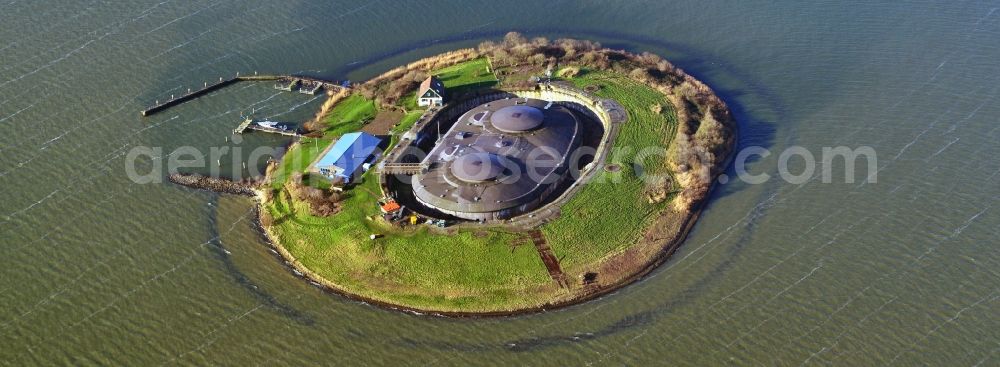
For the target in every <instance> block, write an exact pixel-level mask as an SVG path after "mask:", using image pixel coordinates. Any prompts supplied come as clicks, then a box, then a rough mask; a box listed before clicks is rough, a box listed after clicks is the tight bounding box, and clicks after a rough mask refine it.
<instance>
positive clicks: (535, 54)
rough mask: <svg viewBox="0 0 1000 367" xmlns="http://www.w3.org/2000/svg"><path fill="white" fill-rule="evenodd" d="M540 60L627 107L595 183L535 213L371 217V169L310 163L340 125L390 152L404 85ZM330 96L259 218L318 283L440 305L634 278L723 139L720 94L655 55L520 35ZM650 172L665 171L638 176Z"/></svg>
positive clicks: (557, 295)
mask: <svg viewBox="0 0 1000 367" xmlns="http://www.w3.org/2000/svg"><path fill="white" fill-rule="evenodd" d="M547 71H548V74H549V75H550V77H551V81H552V82H558V83H564V84H565V85H567V86H572V87H575V88H578V89H580V90H584V91H586V92H588V93H589V94H591V95H593V96H596V97H598V98H602V99H610V100H614V101H616V102H618V103H619V104H620V105H621V106H622V107H624V109H625V110H626V111H627V114H628V120H627V122H624V123H622V124H621V125H620V127H619V128H618V129H619V130H618V134H617V137H615V139H614V140H613V142H612V145H611V147H612V149H611V151H612V152H613V153H612V154H611V155H609V157H608V160H607V162H606V164H605V165H603V166H602V167H598V168H595V169H597V170H598V171H595V172H596V174H595V175H594V176H593V177H591V179H590V180H591V181H592V182H591V183H588V184H586V185H583V186H582V187H581V188H580V189H579V190H578V191H577V192H575V193H574V194H573V195H572V196H571V197H569V198H568V199H567V200H566V202H565V203H564V204H562V207H561V209H560V212H561V215H559V216H557V217H554V218H552V219H551V220H550V221H548V222H546V223H544V224H541V225H539V226H536V227H533V228H517V227H512V226H507V225H502V224H495V225H494V224H490V223H487V224H473V223H459V224H456V225H453V226H448V227H445V228H438V227H436V226H430V225H423V224H417V225H406V226H400V225H396V224H392V223H390V222H388V221H386V220H384V219H383V218H382V215H381V214H382V213H381V212H380V207H379V200H380V199H382V198H383V197H384V196H385V193H384V192H383V188H382V186H381V185H380V182H379V178H378V176H377V173H376V171H375V169H372V170H369V171H368V172H366V173H365V174H364V175H363V176H362V177H361V179H360V180H359V182H353V183H352V184H351V185H348V186H346V187H343V189H342V191H339V189H340V188H339V187H337V188H336V189H337V190H335V189H334V188H331V183H330V182H329V180H326V179H325V178H324V177H316V176H318V175H314V174H309V173H307V170H306V169H307V167H308V166H309V165H310V163H311V162H313V161H314V160H315V159H316V158H317V157H318V156H319V154H320V153H321V152H322V151H323V150H324V149H325V148H326V147H327V146H329V145H330V144H331V143H332V142H333V141H335V140H336V139H337V138H338V137H339V136H341V135H342V134H344V133H348V132H351V131H356V130H362V129H370V128H374V129H382V130H384V131H377V132H376V133H378V134H381V135H388V136H389V137H390V139H389V147H388V148H386V149H387V150H388V149H391V147H392V146H393V145H395V144H397V143H398V142H399V139H400V136H401V135H402V134H403V133H405V132H406V131H407V130H409V129H410V127H411V126H413V125H414V123H415V122H416V121H417V120H418V119H420V118H421V116H422V115H423V114H424V113H425V110H423V109H421V108H420V107H417V104H416V101H415V97H416V96H415V90H416V88H417V85H418V84H419V82H420V80H422V79H424V78H426V77H427V76H429V75H436V76H437V77H438V78H439V79H440V80H441V81H443V82H444V84H445V86H446V87H447V88H448V91H449V93H453V94H452V96H451V97H450V98H453V99H454V98H461V96H462V95H467V94H472V93H476V92H477V91H479V90H483V89H495V90H507V89H519V88H520V89H525V88H532V87H533V86H534V85H535V84H536V83H537V80H538V77H539V76H544V75H546V72H547ZM330 98H331V99H335V100H334V101H333V103H332V104H331V105H330V106H329V108H328V109H325V112H324V113H322V114H321V115H320V116H319V117H318V119H317V120H316V121H312V122H311V123H310V124H309V125H308V126H309V127H310V129H312V130H313V132H312V133H311V134H310V137H307V138H302V139H301V140H300V141H298V142H297V143H295V144H294V145H293V146H292V147H291V148H290V150H289V151H288V153H287V154H286V155H285V157H284V158H283V159H282V161H281V162H280V164H279V165H278V166H277V167H274V168H272V169H270V170H269V174H268V177H267V180H268V183H269V184H268V185H266V186H265V188H264V189H262V190H261V194H260V196H261V205H262V210H261V214H260V216H261V218H260V219H261V224H262V226H263V227H264V228H265V230H266V232H267V234H268V235H269V237H270V239H271V240H272V243H273V244H274V245H275V247H276V248H277V249H278V250H279V251H280V252H281V253H282V255H283V256H284V257H286V258H287V259H288V260H289V262H290V263H291V264H292V265H293V266H294V267H295V268H296V269H297V270H298V271H300V272H302V273H304V274H305V276H306V277H308V278H310V279H311V280H313V281H316V282H318V283H320V284H322V285H324V286H326V287H328V288H330V289H332V290H335V291H337V292H340V293H343V294H347V295H350V296H353V297H356V298H359V299H364V300H367V301H372V302H374V303H379V304H383V305H389V306H395V307H399V308H404V309H411V310H419V311H428V312H437V313H443V314H511V313H516V312H519V311H531V310H538V309H546V308H551V307H557V306H560V305H567V304H572V303H576V302H580V301H583V300H586V299H589V298H592V297H595V296H597V295H600V294H603V293H606V292H608V291H611V290H613V289H615V288H617V287H620V286H622V285H625V284H627V283H629V282H631V281H634V280H635V279H638V278H639V277H641V276H642V275H644V274H646V273H647V272H648V271H650V270H651V269H653V268H655V267H656V266H657V265H658V264H659V263H660V262H662V261H663V260H664V259H665V258H666V257H667V256H669V254H670V253H672V252H673V250H674V249H676V247H677V246H678V245H679V244H680V242H681V241H682V240H683V237H684V236H685V234H686V233H687V230H688V229H689V228H690V226H691V224H692V223H693V222H694V219H695V218H696V217H697V214H698V211H699V210H700V206H701V202H702V201H703V200H704V198H705V197H707V194H708V192H709V188H710V187H711V183H712V180H713V179H714V177H715V176H716V175H717V174H718V173H719V172H720V171H721V169H722V168H724V164H725V162H726V160H727V158H728V156H729V154H730V150H731V149H732V144H733V141H734V134H733V122H732V119H731V117H730V115H729V112H728V110H727V109H726V107H725V104H724V103H723V102H722V101H721V100H719V99H718V98H717V97H716V96H715V95H714V94H713V93H712V91H711V90H710V89H709V88H708V87H706V86H705V85H704V84H702V83H700V82H698V81H697V80H694V79H693V78H691V77H690V76H688V75H687V74H685V73H684V72H683V71H681V70H679V69H677V68H675V67H674V66H673V65H671V64H670V63H669V62H666V61H664V60H663V59H661V58H659V57H657V56H655V55H650V54H641V55H636V54H631V53H628V52H624V51H617V50H608V49H604V48H602V47H601V46H600V45H599V44H596V43H593V42H588V41H578V40H565V39H561V40H556V41H549V40H545V39H541V38H537V39H532V40H529V39H526V38H524V37H522V36H520V35H519V34H516V33H511V34H508V35H507V36H506V37H505V38H504V40H503V41H502V42H490V41H487V42H484V43H483V44H482V45H480V46H479V47H478V48H476V49H465V50H458V51H453V52H449V53H446V54H442V55H439V56H435V57H431V58H427V59H423V60H420V61H417V62H414V63H411V64H409V65H406V66H402V67H400V68H396V69H393V70H390V71H389V72H386V73H385V74H383V75H381V76H379V77H376V78H374V79H372V80H371V81H368V82H366V83H364V84H362V85H358V86H355V87H354V88H352V89H351V90H349V91H348V92H346V95H337V96H331V97H330ZM385 116H392V119H393V120H395V121H394V123H393V124H391V126H380V127H378V126H373V125H379V122H378V121H380V120H384V119H385V118H384V117H385ZM646 147H664V148H667V150H666V151H667V152H668V154H666V155H645V156H640V154H638V152H639V151H642V150H643V148H646ZM637 169H638V170H641V171H642V172H636V170H637ZM649 174H655V175H656V176H657V177H661V179H659V180H654V181H653V182H650V180H643V179H642V178H641V175H649ZM334 186H336V184H334ZM317 198H318V199H317ZM317 201H318V202H319V203H317ZM317 205H319V206H320V207H321V208H322V209H317ZM372 234H377V235H378V238H376V239H375V240H372V239H371V238H370V235H372ZM539 238H543V239H544V240H543V241H544V243H545V244H546V245H547V246H548V247H549V248H550V251H551V253H552V254H554V255H555V258H556V259H557V260H558V264H559V267H560V268H561V271H562V276H561V279H556V278H555V277H554V276H553V275H552V274H551V273H550V271H548V270H547V266H546V264H545V263H543V259H542V257H541V256H540V252H541V251H540V250H539V247H538V246H536V243H537V242H538V241H539Z"/></svg>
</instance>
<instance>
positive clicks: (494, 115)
mask: <svg viewBox="0 0 1000 367" xmlns="http://www.w3.org/2000/svg"><path fill="white" fill-rule="evenodd" d="M579 146H580V122H579V121H578V118H577V116H576V115H575V114H574V113H573V112H572V111H570V110H569V109H568V108H566V107H563V106H561V105H555V104H553V103H551V102H547V101H542V100H538V99H527V98H512V99H503V100H499V101H494V102H490V103H485V104H482V105H479V106H477V107H475V108H473V109H471V110H469V111H468V112H466V113H464V114H463V115H461V116H460V117H459V118H458V120H457V121H455V122H454V123H453V125H452V127H451V129H450V130H449V131H448V132H447V133H445V134H443V135H442V136H441V137H440V138H439V140H438V142H437V144H436V145H435V146H434V148H433V150H431V151H430V153H429V154H428V155H427V157H426V158H424V161H423V165H424V166H426V167H427V169H426V170H425V171H424V172H421V173H418V174H417V175H415V176H414V177H413V180H412V186H413V191H414V194H415V196H416V199H417V200H418V201H420V202H421V203H422V204H424V205H426V206H428V207H431V208H434V209H437V210H439V211H441V212H443V213H445V214H449V215H453V216H455V217H458V218H464V219H471V220H483V221H485V220H494V219H506V218H510V217H512V216H515V215H518V214H523V213H526V212H528V211H531V210H532V209H535V208H537V207H538V206H539V204H541V203H542V201H543V200H544V199H545V198H546V197H547V196H548V195H550V194H552V192H553V191H554V190H555V189H556V188H557V187H559V184H560V183H561V182H562V181H563V180H564V179H565V178H566V177H567V176H568V173H569V172H570V170H569V165H570V164H571V163H572V162H571V161H570V156H571V155H572V153H573V152H575V151H576V148H578V147H579Z"/></svg>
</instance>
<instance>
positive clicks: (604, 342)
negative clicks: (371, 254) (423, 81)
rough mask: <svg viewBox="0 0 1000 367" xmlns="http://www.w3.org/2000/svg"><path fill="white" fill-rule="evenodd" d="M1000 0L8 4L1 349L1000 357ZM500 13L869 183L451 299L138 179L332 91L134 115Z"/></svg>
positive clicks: (263, 94) (769, 192)
mask: <svg viewBox="0 0 1000 367" xmlns="http://www.w3.org/2000/svg"><path fill="white" fill-rule="evenodd" d="M998 8H1000V4H998V3H996V2H987V1H967V2H953V1H938V2H921V3H907V4H903V3H899V4H893V3H887V4H880V5H873V4H870V3H869V2H860V1H857V2H855V1H818V2H812V3H804V2H796V1H784V2H778V3H773V4H761V3H759V2H757V3H750V2H731V1H701V2H691V3H687V4H682V3H679V2H671V3H666V4H664V3H661V2H628V3H620V4H607V3H605V2H597V1H587V2H582V3H576V2H561V1H555V2H545V3H537V2H526V3H521V4H517V3H506V2H493V1H489V2H487V1H462V2H457V1H456V2H451V3H445V2H426V1H419V2H389V1H381V2H380V1H375V2H345V1H338V2H327V1H311V2H306V1H262V0H248V1H234V0H218V1H216V0H192V1H177V0H165V1H159V0H154V1H143V0H138V1H128V2H125V1H117V2H112V1H94V0H81V1H25V0H3V1H0V187H2V190H3V191H2V192H3V198H2V200H0V240H2V241H0V279H2V280H0V305H3V306H2V307H0V361H2V362H0V363H2V364H4V365H12V366H21V365H40V364H44V365H51V364H70V363H71V364H103V365H107V364H111V365H161V364H224V365H246V364H250V363H253V364H267V365H318V364H329V365H340V364H355V363H361V362H370V363H386V364H388V363H398V364H405V365H467V364H470V363H474V364H498V363H502V364H518V365H525V364H527V365H545V364H548V365H557V364H558V365H579V364H585V363H593V364H629V365H645V364H670V365H677V364H688V365H715V364H728V363H731V364H768V365H771V364H777V365H802V364H806V365H822V364H828V363H832V364H837V365H873V364H878V365H915V364H932V365H983V366H986V365H1000V311H998V310H1000V273H998V270H997V269H1000V251H998V248H997V247H998V245H1000V240H998V237H1000V233H998V228H1000V207H998V199H1000V160H998V159H997V156H1000V143H998V142H1000V124H998V121H997V117H998V116H1000V103H998V99H997V96H998V93H1000V90H998V88H1000V63H998V60H1000V10H998ZM508 30H520V31H523V32H525V33H527V34H528V35H531V36H535V35H541V36H547V37H552V38H555V37H560V36H572V37H577V38H590V39H596V40H598V41H601V42H602V43H603V44H605V45H608V46H612V47H616V48H627V49H630V50H635V51H652V52H656V53H660V54H662V55H664V56H667V57H668V58H670V59H671V60H673V61H674V62H675V63H676V64H677V65H679V66H680V67H682V68H684V69H685V70H688V71H689V72H691V73H692V74H694V75H696V76H698V77H699V78H701V79H703V80H704V81H706V82H707V83H708V84H710V85H711V86H713V87H714V88H716V90H717V91H718V92H719V93H720V94H721V95H722V96H723V97H724V99H726V101H727V102H728V103H729V104H730V105H731V106H732V107H733V109H734V111H735V112H736V115H737V117H738V119H739V120H740V128H741V139H740V143H741V145H742V146H744V147H745V146H755V145H756V146H763V147H766V148H768V149H770V150H771V151H773V152H775V154H773V155H771V156H769V157H766V158H762V159H757V160H755V161H753V162H752V163H751V164H750V169H751V171H752V172H755V173H769V174H772V175H774V176H777V174H778V171H777V170H778V154H777V153H779V152H781V151H782V150H783V149H785V148H787V147H791V146H802V147H805V148H806V149H808V150H809V151H811V152H812V153H814V154H815V155H817V157H818V156H819V155H820V153H821V151H822V148H823V147H833V146H839V145H846V146H850V147H859V146H871V147H873V148H874V149H875V150H876V151H877V153H878V175H877V181H876V182H869V181H863V180H862V179H863V177H862V176H863V175H860V174H859V176H858V179H857V180H856V181H855V182H854V183H844V179H843V175H842V174H840V176H839V177H837V176H836V175H835V180H834V181H835V183H829V184H827V183H822V182H821V181H822V180H820V178H819V177H818V176H817V177H816V178H815V179H813V180H810V181H808V182H807V183H804V184H801V185H796V184H789V183H786V182H784V181H782V180H779V179H773V180H770V181H768V182H767V183H765V184H761V185H749V184H743V183H737V182H731V183H728V184H726V185H723V186H720V187H719V189H718V190H717V191H716V192H715V193H714V195H713V197H712V201H711V204H710V206H709V208H708V210H707V211H706V212H705V213H704V215H703V216H702V218H701V220H700V222H699V223H698V225H697V226H696V228H695V230H694V231H693V233H692V234H691V236H690V237H689V239H688V241H687V243H686V244H685V245H684V246H683V247H682V248H681V249H680V251H679V252H678V253H677V254H676V255H675V256H674V258H673V259H671V260H670V261H669V262H667V263H666V264H665V265H664V266H663V267H662V268H661V269H659V270H658V271H656V272H655V273H654V274H653V275H652V276H650V277H648V278H647V279H645V280H643V281H641V282H640V283H638V284H635V285H632V286H630V287H627V288H625V289H623V290H621V291H619V292H617V293H615V294H613V295H609V296H606V297H604V298H602V299H599V300H596V301H593V302H589V303H586V304H583V305H579V306H575V307H571V308H568V309H564V310H560V311H555V312H548V313H543V314H537V315H531V316H523V317H517V318H508V319H485V320H456V319H444V318H435V317H427V316H415V315H409V314H403V313H398V312H392V311H386V310H382V309H377V308H373V307H370V306H367V305H363V304H359V303H356V302H352V301H348V300H345V299H343V298H341V297H339V296H335V295H330V294H326V293H323V292H321V291H319V290H317V289H316V288H314V287H312V286H310V285H309V284H308V283H306V282H303V281H301V280H300V279H298V278H296V277H294V275H293V274H291V273H290V272H289V271H288V270H287V269H285V268H284V267H283V266H282V265H281V264H280V262H279V261H277V260H276V259H275V258H274V256H273V255H272V254H271V253H270V252H269V251H268V250H267V248H266V247H265V246H264V244H263V242H262V240H261V238H260V236H259V235H258V234H257V233H256V232H255V231H254V230H253V228H252V227H251V226H250V213H251V212H250V210H251V202H250V201H249V200H247V199H243V198H229V197H225V198H218V197H215V196H213V195H211V194H208V193H205V192H196V191H190V190H186V189H182V188H178V187H176V186H172V185H164V184H150V185H139V184H135V183H133V182H132V181H130V180H129V179H128V177H127V176H126V173H125V161H126V158H127V156H126V153H127V152H128V151H129V150H131V149H132V148H133V147H135V146H153V147H163V149H164V151H166V152H169V151H170V150H172V149H173V148H175V147H178V146H184V145H190V146H194V147H197V148H207V147H212V146H230V145H233V143H232V142H231V141H227V140H226V136H228V135H229V132H230V131H231V129H232V128H233V127H234V126H235V124H236V123H237V122H238V120H239V115H240V113H241V112H246V111H248V110H249V111H255V112H256V114H257V115H258V116H268V117H273V118H275V119H280V120H284V121H303V120H305V119H307V118H308V117H309V116H311V115H312V113H313V112H314V111H315V109H316V108H317V107H318V106H319V104H320V103H321V102H322V101H321V100H320V99H314V98H312V97H310V96H303V95H299V94H293V93H277V91H275V90H273V89H271V86H270V85H268V84H253V83H249V84H240V85H237V86H235V87H230V88H227V89H223V90H221V91H218V92H216V93H214V94H212V95H211V96H208V97H205V98H202V99H198V100H196V101H194V102H191V103H187V104H184V105H182V106H180V107H178V108H174V109H170V110H167V111H166V112H164V113H161V114H157V115H154V116H152V117H148V118H141V117H140V116H139V113H138V111H139V110H140V109H141V108H142V107H143V106H145V105H147V104H150V103H152V102H154V101H157V100H164V99H167V98H169V97H170V95H172V94H181V93H184V92H185V91H186V90H187V88H192V87H197V86H200V85H202V83H204V82H210V81H212V80H217V79H218V78H219V77H229V76H230V75H234V74H235V73H236V72H241V73H252V72H254V71H258V72H261V73H265V72H266V73H302V74H310V75H317V76H324V77H329V78H335V79H345V78H346V79H352V80H362V79H364V78H366V77H370V76H372V75H373V74H375V73H378V72H380V71H381V70H384V69H386V68H388V67H391V66H393V65H395V64H398V63H401V62H405V61H408V60H413V59H416V58H419V57H421V56H425V55H430V54H434V53H437V52H440V51H443V50H447V49H452V48H457V47H465V46H470V45H474V44H476V43H477V42H479V41H480V40H482V39H485V38H496V37H499V36H500V35H502V34H503V33H504V32H506V31H508ZM283 143H284V141H283V140H282V139H278V138H274V137H267V136H262V135H260V134H250V135H247V136H246V138H245V139H244V141H243V142H242V143H241V144H240V145H241V146H243V147H244V148H246V147H253V146H262V145H281V144H283ZM223 164H224V165H226V164H228V163H226V162H223ZM791 164H792V166H794V167H796V168H795V169H796V170H799V169H801V167H802V166H803V165H802V161H801V160H798V161H796V160H793V161H792V163H791ZM836 168H837V169H838V170H839V169H842V167H841V166H837V167H836ZM796 172H797V171H796ZM817 172H818V171H817ZM817 174H818V173H817ZM838 178H839V179H838Z"/></svg>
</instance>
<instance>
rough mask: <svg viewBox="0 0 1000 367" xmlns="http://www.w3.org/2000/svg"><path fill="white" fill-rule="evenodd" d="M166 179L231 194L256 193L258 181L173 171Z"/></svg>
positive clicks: (251, 194) (194, 187) (250, 194)
mask: <svg viewBox="0 0 1000 367" xmlns="http://www.w3.org/2000/svg"><path fill="white" fill-rule="evenodd" d="M167 180H169V181H170V182H172V183H175V184H178V185H181V186H186V187H190V188H193V189H199V190H209V191H214V192H218V193H223V194H233V195H245V196H254V195H256V189H257V187H258V186H260V182H259V181H257V180H253V179H244V180H240V181H233V180H227V179H224V178H218V177H208V176H202V175H198V174H181V173H174V174H171V175H169V176H167Z"/></svg>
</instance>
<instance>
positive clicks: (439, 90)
mask: <svg viewBox="0 0 1000 367" xmlns="http://www.w3.org/2000/svg"><path fill="white" fill-rule="evenodd" d="M444 96H445V89H444V83H442V82H441V79H438V77H436V76H434V75H431V76H429V77H427V79H424V81H423V83H420V88H419V89H417V105H418V106H422V107H426V106H441V105H444Z"/></svg>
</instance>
